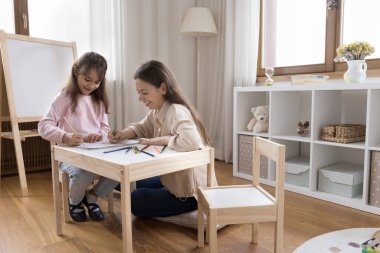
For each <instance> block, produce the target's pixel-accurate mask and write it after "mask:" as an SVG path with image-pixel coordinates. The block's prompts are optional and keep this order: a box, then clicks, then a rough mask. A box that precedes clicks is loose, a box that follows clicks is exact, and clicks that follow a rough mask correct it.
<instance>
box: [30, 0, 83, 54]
mask: <svg viewBox="0 0 380 253" xmlns="http://www.w3.org/2000/svg"><path fill="white" fill-rule="evenodd" d="M73 7H75V8H73ZM28 10H29V20H30V22H29V23H30V25H29V34H30V36H33V37H39V38H45V39H52V40H60V41H75V42H76V46H77V52H78V56H80V55H82V54H83V53H85V52H86V51H88V49H89V48H90V5H89V0H80V1H78V0H54V1H46V0H28Z"/></svg>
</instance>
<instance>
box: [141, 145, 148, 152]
mask: <svg viewBox="0 0 380 253" xmlns="http://www.w3.org/2000/svg"><path fill="white" fill-rule="evenodd" d="M149 147H150V145H145V147H143V148H142V149H140V151H143V150H145V149H147V148H149Z"/></svg>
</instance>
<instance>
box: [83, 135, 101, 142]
mask: <svg viewBox="0 0 380 253" xmlns="http://www.w3.org/2000/svg"><path fill="white" fill-rule="evenodd" d="M102 139H103V136H101V135H100V134H89V135H88V136H87V139H86V140H85V141H86V142H89V143H93V142H97V141H101V140H102Z"/></svg>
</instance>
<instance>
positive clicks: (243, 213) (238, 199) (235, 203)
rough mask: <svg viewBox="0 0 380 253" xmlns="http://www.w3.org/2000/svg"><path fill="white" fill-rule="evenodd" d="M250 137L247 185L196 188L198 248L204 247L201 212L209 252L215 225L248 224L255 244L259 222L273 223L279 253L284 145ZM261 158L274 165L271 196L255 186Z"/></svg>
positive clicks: (214, 247)
mask: <svg viewBox="0 0 380 253" xmlns="http://www.w3.org/2000/svg"><path fill="white" fill-rule="evenodd" d="M252 138H253V142H252V149H253V165H252V170H253V174H252V175H253V179H252V184H251V185H236V186H217V187H200V188H199V189H198V246H199V247H203V246H204V227H203V226H204V225H203V213H205V214H206V217H207V227H206V232H207V235H208V237H209V246H210V252H211V253H216V252H217V225H218V224H245V223H252V243H257V242H258V232H259V222H276V231H275V245H274V247H275V252H277V253H282V252H283V222H284V177H285V174H284V166H285V146H284V145H280V144H277V143H275V142H272V141H269V140H265V139H262V138H259V137H252ZM261 155H262V156H266V157H268V158H269V159H271V160H273V161H274V162H276V189H275V196H272V195H271V194H269V193H268V192H267V191H265V190H264V189H263V188H261V187H260V185H259V178H260V156H261Z"/></svg>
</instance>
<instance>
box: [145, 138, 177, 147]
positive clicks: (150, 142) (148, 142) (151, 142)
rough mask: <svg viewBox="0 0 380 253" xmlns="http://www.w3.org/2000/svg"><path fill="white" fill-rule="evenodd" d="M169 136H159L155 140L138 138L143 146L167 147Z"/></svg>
mask: <svg viewBox="0 0 380 253" xmlns="http://www.w3.org/2000/svg"><path fill="white" fill-rule="evenodd" d="M170 137H171V136H161V137H156V138H151V139H148V138H140V139H139V142H140V144H143V145H162V146H164V145H168V143H169V140H170Z"/></svg>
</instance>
